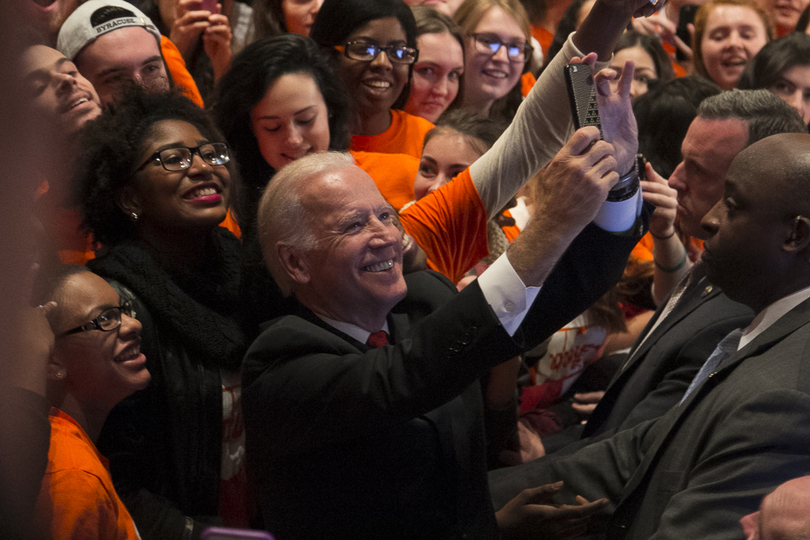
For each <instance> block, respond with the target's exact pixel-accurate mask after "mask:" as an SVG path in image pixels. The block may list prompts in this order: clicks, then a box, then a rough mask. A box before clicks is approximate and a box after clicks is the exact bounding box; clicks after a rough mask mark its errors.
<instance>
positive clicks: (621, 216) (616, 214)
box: [593, 188, 643, 233]
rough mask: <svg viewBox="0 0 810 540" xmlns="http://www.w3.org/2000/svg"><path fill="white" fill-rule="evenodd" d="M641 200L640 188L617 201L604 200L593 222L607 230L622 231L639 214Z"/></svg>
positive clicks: (633, 221) (629, 225)
mask: <svg viewBox="0 0 810 540" xmlns="http://www.w3.org/2000/svg"><path fill="white" fill-rule="evenodd" d="M642 202H643V199H642V195H641V188H639V189H638V190H636V193H635V194H634V195H632V196H631V197H630V198H629V199H625V200H623V201H617V202H610V201H605V202H603V203H602V207H601V208H600V209H599V213H598V214H596V217H595V218H594V219H593V223H594V225H596V226H598V227H600V228H602V229H604V230H606V231H608V232H615V233H619V232H624V231H626V230H628V229H630V227H632V226H633V224H634V223H635V222H636V218H638V216H640V215H641V207H642Z"/></svg>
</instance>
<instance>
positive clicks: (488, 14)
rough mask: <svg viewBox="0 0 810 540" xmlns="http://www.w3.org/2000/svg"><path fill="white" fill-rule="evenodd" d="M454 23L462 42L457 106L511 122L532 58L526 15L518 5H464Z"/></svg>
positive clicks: (468, 1) (507, 0) (481, 0)
mask: <svg viewBox="0 0 810 540" xmlns="http://www.w3.org/2000/svg"><path fill="white" fill-rule="evenodd" d="M454 19H455V21H456V22H457V23H458V25H459V27H460V28H461V31H462V34H464V35H465V36H466V43H465V48H464V58H465V68H464V100H463V101H462V104H461V106H462V107H464V108H465V109H469V110H471V111H473V112H476V113H478V114H480V115H483V116H490V117H493V118H497V119H499V120H505V121H511V119H512V117H513V116H514V114H515V111H517V107H518V106H519V105H520V102H521V100H522V95H521V92H520V90H521V88H520V84H519V81H520V76H521V75H522V74H523V72H524V71H525V70H526V68H527V66H528V63H529V61H530V60H531V55H532V48H531V45H529V41H530V40H531V33H530V26H529V16H528V15H527V14H526V10H525V9H524V8H523V6H522V5H521V4H520V2H519V1H518V0H464V3H462V4H461V6H460V7H459V8H458V11H456V14H455V16H454Z"/></svg>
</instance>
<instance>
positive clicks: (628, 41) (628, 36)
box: [613, 30, 675, 82]
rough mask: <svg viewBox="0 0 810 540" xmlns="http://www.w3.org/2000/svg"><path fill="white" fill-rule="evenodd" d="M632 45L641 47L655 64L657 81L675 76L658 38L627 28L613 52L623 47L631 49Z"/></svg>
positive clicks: (663, 80) (668, 79) (664, 80)
mask: <svg viewBox="0 0 810 540" xmlns="http://www.w3.org/2000/svg"><path fill="white" fill-rule="evenodd" d="M633 47H641V48H642V49H643V50H644V52H646V53H647V54H649V55H650V58H652V60H653V64H655V74H656V76H657V77H658V80H659V81H661V82H667V81H671V80H672V79H674V78H675V70H674V69H672V62H671V61H670V59H669V56H668V55H667V52H666V51H665V50H664V46H663V45H661V39H660V38H658V37H653V36H648V35H646V34H641V33H639V32H636V31H635V30H628V31H626V32H625V33H624V34H622V35H621V36H620V37H619V41H617V42H616V47H615V48H614V49H613V53H614V54H615V53H617V52H619V51H622V50H624V49H632V48H633Z"/></svg>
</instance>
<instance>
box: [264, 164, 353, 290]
mask: <svg viewBox="0 0 810 540" xmlns="http://www.w3.org/2000/svg"><path fill="white" fill-rule="evenodd" d="M353 165H354V158H353V157H352V156H351V155H350V154H348V153H343V152H318V153H315V154H310V155H308V156H304V157H302V158H300V159H297V160H295V161H293V162H292V163H290V164H289V165H286V166H285V167H283V168H282V169H281V170H279V171H278V172H277V173H276V175H275V176H273V178H272V179H271V180H270V183H269V184H268V185H267V187H266V188H265V190H264V193H263V194H262V198H261V200H260V201H259V208H258V221H257V225H258V232H259V243H260V244H261V247H262V253H263V255H264V261H265V263H266V264H267V267H268V268H269V269H270V274H271V275H272V276H273V279H274V280H275V281H276V283H277V284H278V286H279V287H280V288H281V292H282V293H283V294H284V296H289V294H290V293H291V292H292V287H293V281H292V279H291V278H290V276H289V275H288V274H287V271H286V270H285V269H284V266H283V265H282V264H281V259H280V258H279V256H278V251H277V250H276V244H278V243H279V242H280V243H282V244H286V245H288V246H291V247H294V248H297V249H302V250H307V249H314V248H315V247H316V245H317V240H316V238H315V237H314V236H313V234H312V220H313V219H314V218H315V216H312V215H310V214H309V212H307V210H306V209H305V208H304V207H303V204H302V203H301V196H300V188H301V186H304V185H306V183H307V182H310V181H312V180H314V179H315V178H316V177H318V176H321V175H322V174H324V173H327V172H334V171H339V170H342V169H345V168H347V167H351V166H353Z"/></svg>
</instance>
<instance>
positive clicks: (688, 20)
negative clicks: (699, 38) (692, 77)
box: [675, 4, 700, 62]
mask: <svg viewBox="0 0 810 540" xmlns="http://www.w3.org/2000/svg"><path fill="white" fill-rule="evenodd" d="M699 7H700V6H695V5H693V4H686V5H683V6H681V9H680V10H679V11H678V27H677V28H676V29H675V35H676V36H678V37H679V38H681V41H683V42H684V43H686V44H687V45H689V46H690V47H691V46H692V36H690V35H689V29H688V28H687V25H689V24H692V23H694V22H695V13H697V10H698V8H699ZM675 60H678V61H679V62H683V61H684V60H688V58H687V57H686V54H684V52H683V51H681V49H678V50H676V51H675Z"/></svg>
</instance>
